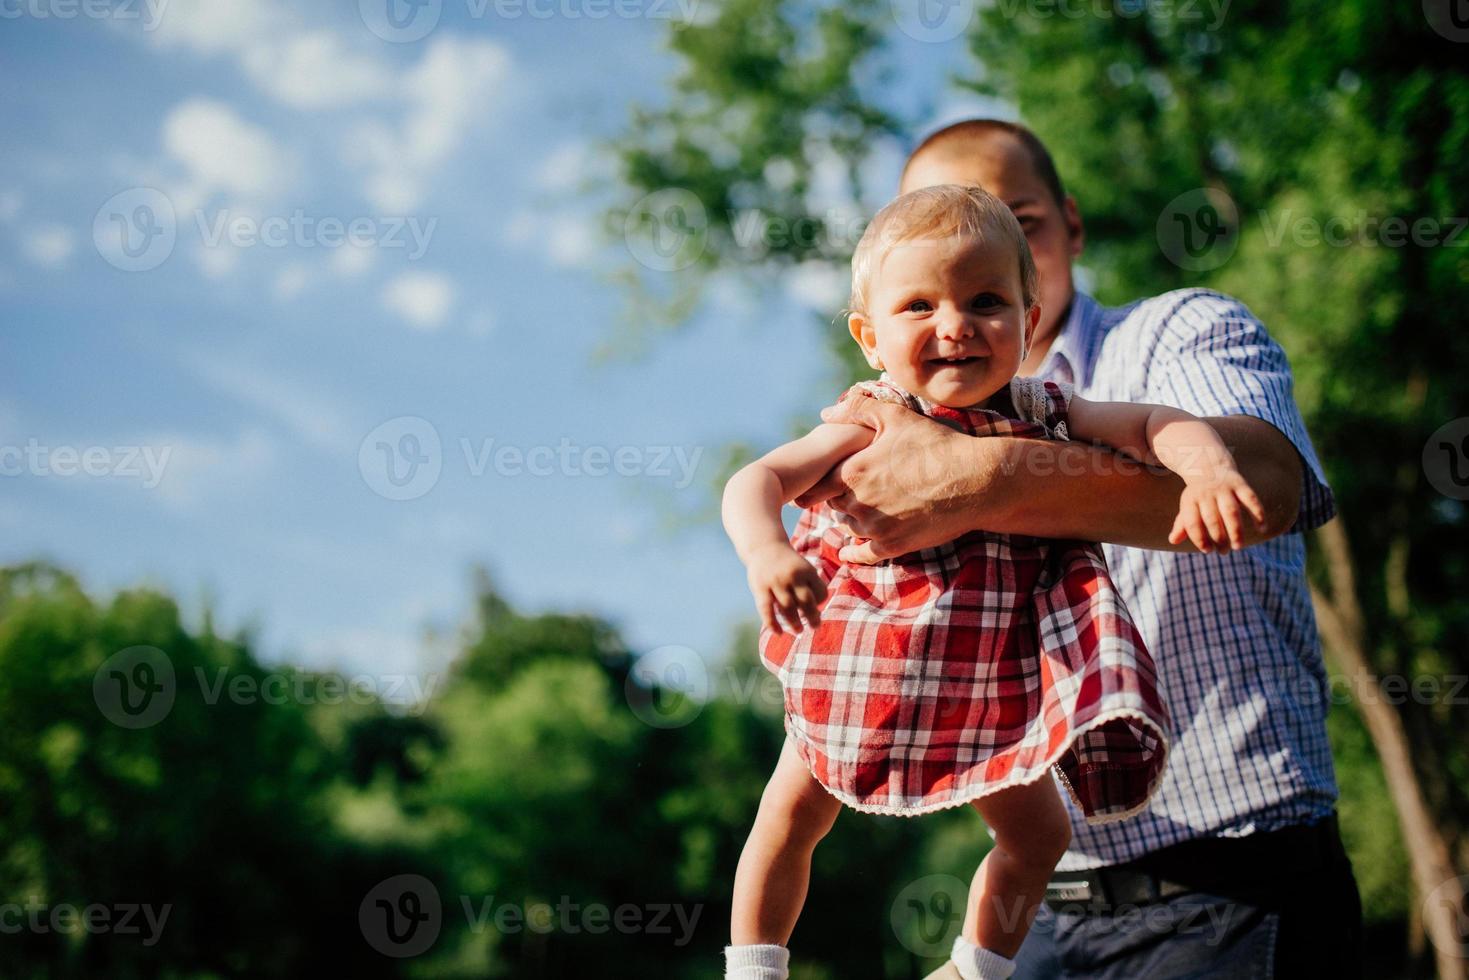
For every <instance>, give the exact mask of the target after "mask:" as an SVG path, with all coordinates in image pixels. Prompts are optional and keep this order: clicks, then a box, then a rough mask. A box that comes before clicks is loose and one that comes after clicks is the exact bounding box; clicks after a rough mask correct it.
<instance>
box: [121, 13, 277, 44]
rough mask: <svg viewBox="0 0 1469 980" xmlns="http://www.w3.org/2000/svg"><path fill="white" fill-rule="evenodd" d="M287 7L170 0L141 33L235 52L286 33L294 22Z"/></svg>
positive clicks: (152, 38)
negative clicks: (267, 38)
mask: <svg viewBox="0 0 1469 980" xmlns="http://www.w3.org/2000/svg"><path fill="white" fill-rule="evenodd" d="M289 9H290V8H288V7H286V6H285V5H283V4H279V3H274V2H271V0H251V2H249V3H240V2H239V0H169V3H168V7H167V9H166V10H165V12H164V15H163V16H161V17H159V18H158V20H157V23H156V24H155V25H154V26H153V28H152V29H151V30H149V31H147V32H146V33H144V34H143V35H142V36H143V37H144V38H146V39H147V40H150V41H152V42H154V43H157V44H161V45H165V46H172V45H178V46H182V47H186V48H188V49H190V50H192V51H195V52H197V53H199V54H219V53H221V52H228V51H238V50H240V49H241V48H242V47H244V46H245V45H248V44H249V43H250V42H251V41H252V40H254V39H255V38H258V37H262V36H264V35H266V34H267V33H271V32H275V33H278V34H284V33H287V29H288V28H289V27H290V26H292V24H293V22H294V18H293V17H292V16H291V14H290V13H289ZM118 23H119V24H125V22H123V21H121V20H120V19H118Z"/></svg>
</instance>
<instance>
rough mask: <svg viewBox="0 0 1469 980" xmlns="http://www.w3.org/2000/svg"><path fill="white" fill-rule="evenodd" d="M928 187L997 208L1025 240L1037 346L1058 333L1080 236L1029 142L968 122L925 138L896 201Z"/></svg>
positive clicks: (1007, 126) (1071, 208) (1017, 128)
mask: <svg viewBox="0 0 1469 980" xmlns="http://www.w3.org/2000/svg"><path fill="white" fill-rule="evenodd" d="M935 184H975V185H978V186H980V187H983V188H984V189H985V190H987V191H989V192H990V193H991V194H993V195H994V196H995V197H997V198H999V199H1000V200H1002V201H1004V202H1005V204H1007V205H1008V206H1009V208H1010V210H1011V211H1013V212H1014V214H1015V217H1016V218H1017V219H1018V220H1019V221H1020V227H1021V229H1022V230H1024V232H1025V238H1026V241H1027V242H1028V243H1029V245H1030V252H1031V255H1033V256H1034V258H1035V266H1036V271H1037V273H1038V274H1039V276H1040V303H1041V322H1040V326H1039V328H1038V330H1037V336H1038V337H1040V338H1050V337H1052V336H1054V335H1055V332H1056V331H1057V330H1058V329H1059V328H1060V326H1061V324H1060V318H1061V317H1062V316H1064V315H1065V313H1066V310H1067V308H1068V307H1069V306H1070V305H1071V297H1072V293H1073V287H1072V282H1071V260H1072V259H1074V258H1076V257H1077V256H1078V255H1080V254H1081V250H1082V246H1083V244H1084V243H1085V240H1086V235H1085V232H1084V231H1083V229H1082V224H1081V216H1080V215H1079V214H1078V213H1077V210H1076V202H1075V201H1074V200H1073V199H1072V198H1070V197H1068V196H1067V194H1066V191H1065V188H1064V186H1063V185H1062V183H1061V178H1060V176H1059V175H1058V174H1057V173H1056V165H1055V164H1054V163H1053V162H1052V161H1051V155H1050V153H1049V152H1047V150H1046V148H1045V145H1044V144H1042V143H1041V141H1040V140H1039V139H1037V138H1036V136H1035V134H1034V133H1032V132H1031V131H1030V130H1028V129H1026V128H1025V127H1024V126H1021V125H1019V124H1017V123H1011V122H1004V121H1002V120H998V119H970V120H966V121H965V122H961V123H955V124H954V125H952V126H947V127H945V128H943V129H941V130H939V131H938V132H936V133H934V134H933V135H932V136H930V137H928V138H927V139H926V140H924V141H923V142H922V143H921V144H919V146H918V149H916V150H914V151H913V154H912V156H910V157H909V158H908V164H907V166H906V167H904V168H903V177H902V181H901V183H900V186H899V188H898V190H899V193H907V192H909V191H913V190H917V189H918V188H921V187H931V186H933V185H935Z"/></svg>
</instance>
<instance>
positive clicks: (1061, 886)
mask: <svg viewBox="0 0 1469 980" xmlns="http://www.w3.org/2000/svg"><path fill="white" fill-rule="evenodd" d="M1046 904H1047V905H1048V906H1050V907H1051V909H1052V910H1053V911H1057V912H1060V911H1067V912H1075V911H1078V910H1082V911H1085V912H1086V913H1087V914H1088V915H1092V914H1095V913H1097V912H1099V911H1100V910H1101V909H1102V908H1104V907H1105V906H1106V904H1107V900H1106V897H1105V896H1104V895H1103V894H1102V886H1101V881H1100V880H1099V879H1098V878H1096V877H1095V876H1094V875H1092V874H1087V873H1083V874H1082V875H1081V876H1080V877H1075V876H1067V877H1064V878H1053V879H1051V880H1050V881H1048V882H1046Z"/></svg>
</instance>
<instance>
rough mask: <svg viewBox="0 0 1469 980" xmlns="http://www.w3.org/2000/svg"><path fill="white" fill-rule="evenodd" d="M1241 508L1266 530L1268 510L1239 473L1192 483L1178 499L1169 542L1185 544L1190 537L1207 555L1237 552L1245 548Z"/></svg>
mask: <svg viewBox="0 0 1469 980" xmlns="http://www.w3.org/2000/svg"><path fill="white" fill-rule="evenodd" d="M1241 509H1244V510H1247V511H1249V513H1250V516H1252V517H1254V519H1255V524H1256V526H1257V527H1260V528H1262V529H1263V528H1264V527H1265V508H1264V507H1263V506H1262V505H1261V504H1260V498H1259V497H1257V496H1256V495H1255V491H1254V489H1253V488H1251V486H1250V485H1249V484H1248V483H1246V482H1245V478H1244V477H1243V476H1241V475H1240V474H1239V472H1238V471H1237V470H1234V469H1230V470H1226V471H1224V472H1222V473H1220V474H1217V475H1216V476H1215V477H1213V478H1212V479H1209V480H1205V481H1200V482H1198V483H1190V484H1189V485H1188V486H1186V487H1184V490H1183V495H1182V496H1181V497H1179V499H1178V517H1177V518H1176V519H1175V520H1174V521H1173V530H1172V531H1169V532H1168V541H1169V542H1170V543H1171V544H1182V543H1183V540H1184V539H1185V538H1187V539H1188V540H1190V541H1192V542H1193V544H1194V547H1195V548H1198V549H1199V550H1200V551H1202V552H1204V553H1205V554H1209V553H1210V552H1213V551H1215V550H1217V551H1218V552H1219V554H1221V555H1227V554H1229V552H1230V549H1234V550H1236V551H1237V550H1239V549H1240V548H1243V547H1244V546H1245V541H1244V532H1243V517H1242V515H1241V513H1240V511H1241Z"/></svg>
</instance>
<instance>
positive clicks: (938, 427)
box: [795, 396, 995, 564]
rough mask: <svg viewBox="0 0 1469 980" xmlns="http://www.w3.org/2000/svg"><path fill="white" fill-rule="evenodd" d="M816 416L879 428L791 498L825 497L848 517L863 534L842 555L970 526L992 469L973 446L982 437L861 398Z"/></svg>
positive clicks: (935, 537)
mask: <svg viewBox="0 0 1469 980" xmlns="http://www.w3.org/2000/svg"><path fill="white" fill-rule="evenodd" d="M821 418H822V420H823V421H825V422H846V423H854V424H856V425H865V426H867V427H868V428H870V429H875V430H876V432H877V435H876V436H875V437H874V438H873V440H872V444H871V445H869V446H868V447H867V448H865V449H863V450H861V451H859V452H857V453H854V454H853V455H851V456H848V457H847V458H846V459H844V460H843V461H842V462H840V463H838V464H837V465H836V466H834V467H833V468H832V469H831V471H830V472H829V473H827V474H826V476H824V477H822V478H821V480H819V481H818V482H817V483H816V485H815V486H813V487H812V488H811V489H810V490H807V491H806V492H805V493H803V494H802V495H801V496H799V497H797V498H796V500H795V503H796V504H797V505H798V506H800V507H811V506H814V505H815V504H818V503H820V502H822V501H828V502H829V503H830V504H831V505H832V506H833V507H836V508H837V509H838V510H840V511H842V512H843V513H845V514H846V515H847V516H848V517H850V518H851V526H850V530H851V531H852V533H853V534H854V535H855V536H856V537H858V538H863V539H866V540H864V541H860V542H858V543H857V544H852V545H848V546H847V547H845V548H843V549H842V551H841V558H842V560H843V561H849V562H858V563H862V564H873V563H875V562H878V561H882V560H884V559H886V558H892V557H894V556H896V555H903V554H907V553H908V552H910V551H917V550H919V549H920V548H931V547H934V546H936V545H940V544H943V543H945V542H947V541H952V540H954V539H955V538H957V537H959V536H960V535H962V534H964V533H965V532H967V531H971V530H973V529H974V528H975V526H976V523H977V510H976V506H975V501H976V497H977V495H978V493H979V492H980V491H981V490H982V489H983V488H984V487H985V486H986V485H987V484H988V483H989V482H991V481H992V477H993V473H994V469H995V467H993V466H986V464H985V463H984V461H983V459H982V458H981V454H979V453H978V452H977V448H978V444H979V443H981V442H984V441H985V440H981V439H975V438H974V437H972V436H966V435H964V434H963V433H960V432H956V431H954V430H953V429H950V428H948V427H947V426H945V425H942V424H940V423H938V422H935V421H933V420H932V419H928V418H925V417H924V416H922V415H919V414H917V413H916V412H913V411H911V410H909V409H907V408H904V407H903V406H901V405H894V404H892V403H890V402H882V401H878V400H877V399H875V398H868V397H865V396H862V397H852V398H847V399H845V400H843V401H841V402H839V403H838V404H836V405H835V406H831V407H828V408H825V409H822V412H821Z"/></svg>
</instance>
